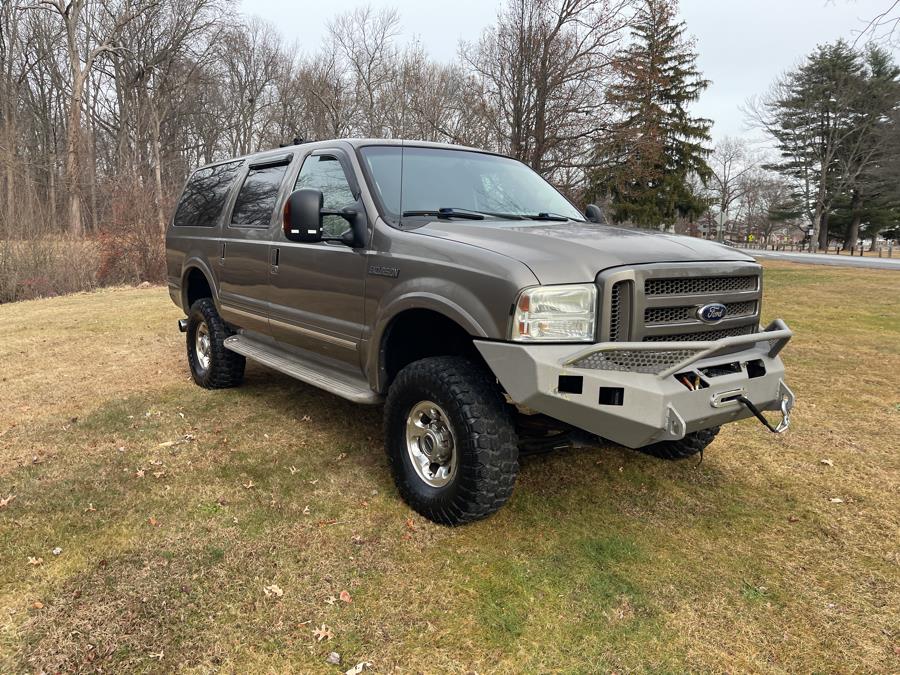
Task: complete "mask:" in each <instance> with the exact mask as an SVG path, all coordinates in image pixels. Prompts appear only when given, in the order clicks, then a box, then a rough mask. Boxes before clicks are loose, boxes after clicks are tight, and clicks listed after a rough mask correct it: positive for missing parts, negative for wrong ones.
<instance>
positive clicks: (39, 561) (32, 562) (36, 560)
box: [28, 556, 44, 567]
mask: <svg viewBox="0 0 900 675" xmlns="http://www.w3.org/2000/svg"><path fill="white" fill-rule="evenodd" d="M28 564H29V565H34V566H35V567H37V566H38V565H43V564H44V559H43V558H35V557H33V556H28Z"/></svg>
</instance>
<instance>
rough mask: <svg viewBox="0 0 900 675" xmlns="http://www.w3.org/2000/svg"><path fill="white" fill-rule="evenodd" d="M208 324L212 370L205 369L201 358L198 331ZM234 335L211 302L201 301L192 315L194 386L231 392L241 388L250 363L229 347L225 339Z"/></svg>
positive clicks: (190, 338) (190, 358) (189, 354)
mask: <svg viewBox="0 0 900 675" xmlns="http://www.w3.org/2000/svg"><path fill="white" fill-rule="evenodd" d="M203 323H206V326H207V328H208V329H209V338H210V345H209V350H210V361H209V367H208V368H203V366H202V365H201V363H200V359H199V358H198V356H197V352H196V344H197V329H198V328H199V327H200V325H201V324H203ZM231 335H234V331H232V330H231V329H230V328H229V327H228V326H227V325H226V324H225V322H224V321H222V317H220V316H219V312H218V311H217V310H216V305H215V303H214V302H213V301H212V299H211V298H200V299H199V300H197V301H196V302H195V303H194V304H193V305H191V311H190V313H189V314H188V325H187V331H186V336H187V357H188V365H189V366H190V368H191V376H192V377H193V378H194V382H196V383H197V384H199V385H200V386H201V387H204V388H205V389H228V388H229V387H236V386H238V385H239V384H240V383H241V382H242V381H243V379H244V368H245V367H246V365H247V360H246V359H245V358H244V357H243V356H241V355H240V354H237V353H235V352H233V351H231V350H230V349H227V348H226V347H225V338H227V337H230V336H231Z"/></svg>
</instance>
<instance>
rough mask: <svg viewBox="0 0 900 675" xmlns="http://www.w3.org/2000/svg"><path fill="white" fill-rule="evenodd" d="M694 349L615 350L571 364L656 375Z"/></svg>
mask: <svg viewBox="0 0 900 675" xmlns="http://www.w3.org/2000/svg"><path fill="white" fill-rule="evenodd" d="M697 351H698V350H696V349H671V350H666V351H658V352H656V351H640V350H633V351H629V350H616V351H608V352H594V353H593V354H588V355H587V356H585V357H582V358H580V359H578V360H577V361H575V362H573V363H572V367H574V368H588V369H590V370H615V371H619V372H623V373H650V374H653V375H655V374H657V373H661V372H662V371H664V370H666V369H667V368H671V367H672V366H674V365H675V364H676V363H680V362H681V361H684V360H685V359H686V358H689V357H691V356H693V355H694V354H696V353H697Z"/></svg>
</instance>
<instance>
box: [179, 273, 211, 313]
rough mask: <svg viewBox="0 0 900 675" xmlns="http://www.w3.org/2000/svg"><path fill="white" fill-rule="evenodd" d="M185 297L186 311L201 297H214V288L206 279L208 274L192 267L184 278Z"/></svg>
mask: <svg viewBox="0 0 900 675" xmlns="http://www.w3.org/2000/svg"><path fill="white" fill-rule="evenodd" d="M184 297H185V299H186V300H187V307H185V308H184V309H185V311H187V310H189V309H190V308H191V305H193V304H194V303H195V302H197V300H199V299H200V298H211V297H213V294H212V288H211V287H210V285H209V281H207V279H206V275H205V274H203V272H201V271H200V270H199V269H197V268H196V267H192V268H191V269H190V271H189V272H188V273H187V276H186V277H185V278H184Z"/></svg>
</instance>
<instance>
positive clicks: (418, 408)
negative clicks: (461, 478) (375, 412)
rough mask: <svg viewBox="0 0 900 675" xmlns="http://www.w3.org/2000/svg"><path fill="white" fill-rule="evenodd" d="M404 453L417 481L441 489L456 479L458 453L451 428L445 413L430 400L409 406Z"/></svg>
mask: <svg viewBox="0 0 900 675" xmlns="http://www.w3.org/2000/svg"><path fill="white" fill-rule="evenodd" d="M406 450H407V452H408V453H409V460H410V462H411V463H412V465H413V468H414V469H415V470H416V473H417V474H418V476H419V478H421V479H422V480H423V481H424V482H425V483H426V484H427V485H430V486H431V487H443V486H445V485H446V484H447V483H449V482H450V481H452V480H453V478H454V476H456V466H457V459H458V457H457V455H458V453H457V450H456V438H455V437H454V435H453V429H452V427H451V426H450V422H449V421H448V420H447V414H446V413H445V412H444V410H443V409H442V408H441V407H440V406H439V405H437V404H436V403H432V402H431V401H421V402H420V403H417V404H416V405H414V406H413V407H412V410H410V412H409V417H407V418H406Z"/></svg>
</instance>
